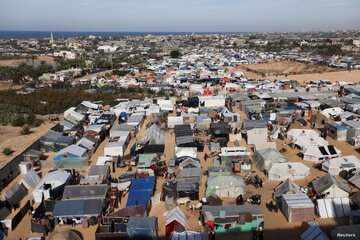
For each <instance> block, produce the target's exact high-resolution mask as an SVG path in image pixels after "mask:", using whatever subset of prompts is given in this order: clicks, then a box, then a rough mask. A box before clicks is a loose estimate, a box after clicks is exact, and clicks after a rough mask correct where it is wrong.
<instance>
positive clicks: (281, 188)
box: [273, 178, 302, 199]
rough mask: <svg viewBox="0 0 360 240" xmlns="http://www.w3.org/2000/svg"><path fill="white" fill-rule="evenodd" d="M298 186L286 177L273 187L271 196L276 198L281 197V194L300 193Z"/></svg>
mask: <svg viewBox="0 0 360 240" xmlns="http://www.w3.org/2000/svg"><path fill="white" fill-rule="evenodd" d="M301 193H302V192H301V190H300V187H299V186H298V185H297V184H296V183H294V182H293V181H292V180H291V179H289V178H288V179H286V180H285V181H284V182H282V183H280V184H279V185H278V186H277V187H276V188H275V189H274V193H273V198H274V199H278V198H281V196H282V195H283V194H286V195H290V194H301Z"/></svg>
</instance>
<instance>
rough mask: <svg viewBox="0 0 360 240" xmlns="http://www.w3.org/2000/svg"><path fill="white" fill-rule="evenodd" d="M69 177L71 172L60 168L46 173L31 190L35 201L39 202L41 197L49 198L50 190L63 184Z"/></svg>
mask: <svg viewBox="0 0 360 240" xmlns="http://www.w3.org/2000/svg"><path fill="white" fill-rule="evenodd" d="M70 177H71V174H70V173H69V172H67V171H62V170H56V171H54V172H49V173H48V174H46V175H45V177H44V178H43V179H41V181H40V183H39V184H38V185H37V186H36V188H35V189H34V191H33V196H34V200H35V202H38V203H40V202H42V200H43V198H44V199H48V198H50V191H51V190H54V189H57V188H59V187H61V186H64V185H65V184H66V183H67V182H68V180H69V179H70ZM46 186H50V188H47V187H46Z"/></svg>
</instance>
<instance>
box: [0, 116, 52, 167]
mask: <svg viewBox="0 0 360 240" xmlns="http://www.w3.org/2000/svg"><path fill="white" fill-rule="evenodd" d="M55 124H56V123H55V122H48V121H45V122H44V123H43V124H41V126H39V127H37V128H32V129H31V131H32V133H31V134H29V135H21V134H20V131H21V127H13V126H10V125H7V126H2V125H1V126H0V136H1V137H0V150H1V152H2V151H3V149H4V148H7V147H8V148H11V149H12V150H13V151H14V153H13V155H12V156H5V155H4V154H2V153H0V166H3V165H4V164H6V163H7V162H8V161H9V160H11V159H13V158H14V157H15V156H16V155H18V154H20V153H21V152H22V151H23V150H25V149H26V148H27V147H28V146H29V145H30V144H32V143H33V142H34V141H35V140H36V139H38V138H39V137H41V136H42V135H44V134H45V133H46V132H47V131H48V130H49V129H50V128H51V127H53V126H54V125H55Z"/></svg>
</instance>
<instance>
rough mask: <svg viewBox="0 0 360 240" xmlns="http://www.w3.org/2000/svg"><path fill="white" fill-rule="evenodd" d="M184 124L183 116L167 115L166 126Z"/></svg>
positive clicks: (171, 126) (172, 126)
mask: <svg viewBox="0 0 360 240" xmlns="http://www.w3.org/2000/svg"><path fill="white" fill-rule="evenodd" d="M182 124H184V118H183V117H171V116H169V117H168V128H174V127H175V125H182Z"/></svg>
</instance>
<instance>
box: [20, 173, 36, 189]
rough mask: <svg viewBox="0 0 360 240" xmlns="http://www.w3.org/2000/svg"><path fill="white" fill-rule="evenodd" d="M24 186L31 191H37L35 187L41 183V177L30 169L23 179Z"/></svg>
mask: <svg viewBox="0 0 360 240" xmlns="http://www.w3.org/2000/svg"><path fill="white" fill-rule="evenodd" d="M21 182H22V184H23V185H24V186H25V187H26V188H27V189H28V190H29V191H31V190H33V189H35V187H36V186H37V185H38V184H39V182H40V177H39V175H38V174H37V173H36V172H35V170H34V169H30V170H29V171H28V172H27V173H26V174H25V175H24V177H23V179H22V181H21Z"/></svg>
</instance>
